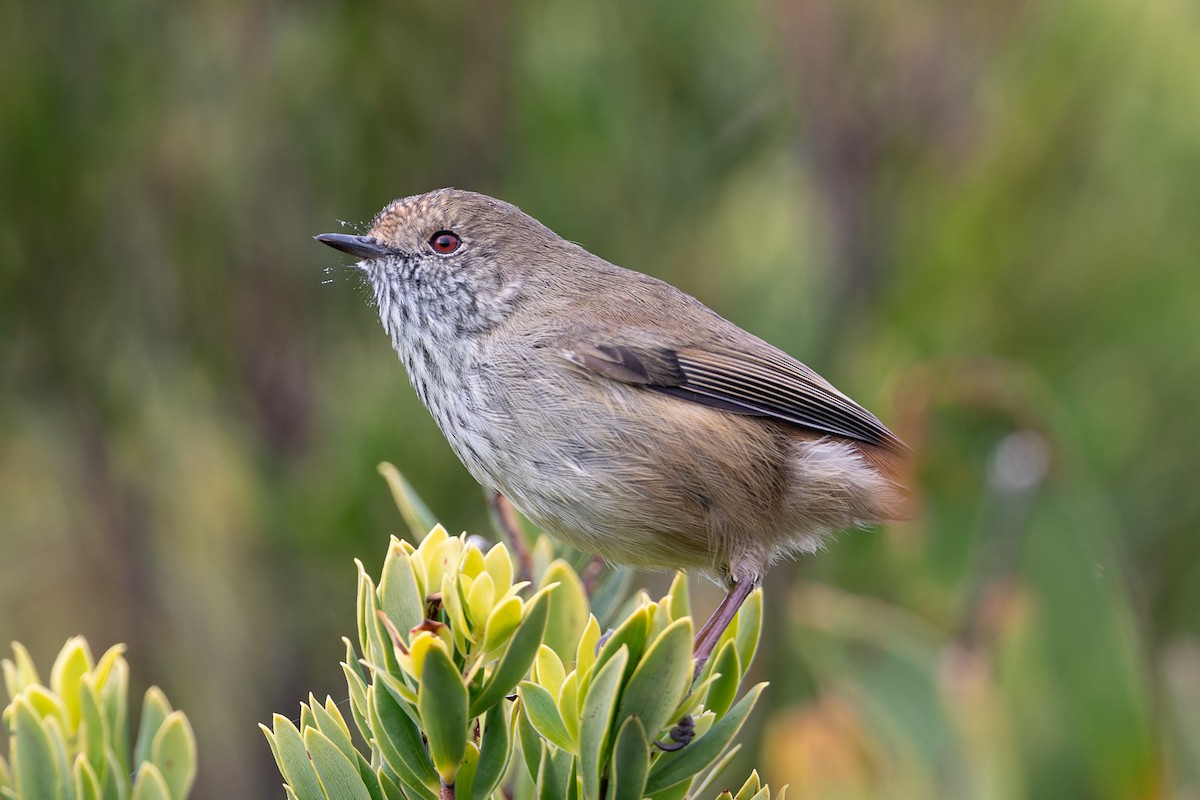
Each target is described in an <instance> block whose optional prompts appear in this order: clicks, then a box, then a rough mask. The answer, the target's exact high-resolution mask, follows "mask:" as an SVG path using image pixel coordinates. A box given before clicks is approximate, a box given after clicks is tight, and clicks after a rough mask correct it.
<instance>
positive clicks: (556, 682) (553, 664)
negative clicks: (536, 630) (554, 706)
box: [533, 645, 567, 696]
mask: <svg viewBox="0 0 1200 800" xmlns="http://www.w3.org/2000/svg"><path fill="white" fill-rule="evenodd" d="M533 667H534V675H535V676H536V679H537V683H538V685H539V686H541V687H542V688H543V689H545V690H546V691H547V692H549V693H550V694H551V695H552V696H553V695H557V694H558V693H559V690H561V689H562V684H563V679H564V678H565V677H566V676H567V673H566V670H565V669H563V663H562V661H560V660H559V658H558V654H557V653H555V652H554V650H553V649H551V648H549V647H547V646H546V645H542V646H541V647H539V648H538V654H537V658H536V659H535V660H534V663H533Z"/></svg>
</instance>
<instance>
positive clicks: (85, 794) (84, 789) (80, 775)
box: [73, 753, 101, 800]
mask: <svg viewBox="0 0 1200 800" xmlns="http://www.w3.org/2000/svg"><path fill="white" fill-rule="evenodd" d="M73 772H74V778H75V797H76V798H77V800H100V797H101V795H100V778H99V777H98V776H97V775H96V770H94V769H92V765H91V764H89V763H88V760H87V758H85V757H84V755H83V753H80V754H79V755H77V756H76V757H75V768H74V770H73Z"/></svg>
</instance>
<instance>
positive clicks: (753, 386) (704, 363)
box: [556, 336, 904, 451]
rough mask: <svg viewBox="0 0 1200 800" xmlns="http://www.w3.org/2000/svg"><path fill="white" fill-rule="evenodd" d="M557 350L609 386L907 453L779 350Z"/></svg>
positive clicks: (592, 343)
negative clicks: (630, 386)
mask: <svg viewBox="0 0 1200 800" xmlns="http://www.w3.org/2000/svg"><path fill="white" fill-rule="evenodd" d="M556 344H557V345H558V346H559V348H560V352H562V354H563V355H564V356H565V357H566V358H567V360H569V361H570V362H571V363H573V364H575V365H577V366H579V367H582V368H583V369H586V370H589V371H591V372H594V373H596V374H597V375H601V376H603V377H606V378H609V379H611V380H615V381H621V382H622V383H629V384H635V385H640V386H645V387H646V388H647V389H649V390H652V391H657V392H660V393H663V394H668V395H671V396H673V397H678V398H680V399H682V400H687V401H690V402H693V403H699V404H701V405H706V406H710V407H712V408H717V409H721V410H722V411H729V412H732V413H736V414H748V415H752V416H760V417H770V418H772V419H777V420H781V421H783V422H788V423H791V424H793V425H798V426H800V427H802V428H805V429H808V430H812V431H816V432H819V433H830V434H836V435H838V436H845V437H847V438H850V439H855V440H858V441H862V442H867V443H869V444H873V445H878V446H881V447H887V448H890V449H895V450H901V451H902V450H903V449H904V445H903V443H901V441H900V440H899V439H898V438H897V437H896V436H895V434H893V433H892V432H891V431H889V430H888V429H887V427H885V426H884V424H883V423H882V422H880V421H879V420H878V419H876V418H875V416H874V415H873V414H871V412H869V411H867V410H866V409H864V408H863V407H862V406H860V405H858V404H857V403H855V402H854V401H853V400H851V399H850V398H848V397H846V396H845V395H844V394H842V393H841V392H839V391H838V390H837V389H835V388H834V387H833V386H832V385H831V384H830V383H829V382H828V381H826V380H825V379H824V378H822V377H821V376H820V375H818V374H817V373H816V372H814V371H813V370H812V369H810V368H808V367H807V366H805V365H804V364H802V363H800V362H799V361H797V360H795V359H794V358H792V357H791V356H788V355H787V354H785V353H783V352H781V351H775V350H773V349H766V348H763V349H762V350H761V351H758V352H748V351H746V350H743V349H740V348H737V347H735V346H724V345H716V346H713V345H706V346H684V347H666V346H657V345H649V344H640V343H639V344H629V343H621V344H617V343H612V342H603V341H597V340H591V339H590V337H586V336H585V337H583V338H574V339H572V340H571V341H570V342H558V343H556Z"/></svg>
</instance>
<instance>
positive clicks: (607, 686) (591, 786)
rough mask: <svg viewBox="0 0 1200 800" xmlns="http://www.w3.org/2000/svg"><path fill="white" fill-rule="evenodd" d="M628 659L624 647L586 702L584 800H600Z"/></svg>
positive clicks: (602, 672)
mask: <svg viewBox="0 0 1200 800" xmlns="http://www.w3.org/2000/svg"><path fill="white" fill-rule="evenodd" d="M628 660H629V650H628V648H626V647H625V646H624V645H622V647H621V649H620V650H618V651H617V652H616V653H615V654H613V655H612V656H611V657H610V658H609V659H608V661H607V662H606V663H605V664H604V666H603V667H601V668H600V670H599V672H597V673H596V676H595V678H593V679H592V684H591V687H590V688H589V689H588V692H587V696H586V698H585V699H584V701H583V713H582V714H580V727H579V774H580V777H581V778H582V779H583V796H584V798H585V800H599V798H600V773H601V770H602V769H603V768H604V764H605V762H606V761H607V757H608V753H607V747H608V744H609V725H610V724H611V723H612V715H613V710H614V708H615V707H616V704H617V695H618V694H619V692H620V690H621V677H622V676H623V675H624V674H625V666H626V662H627V661H628Z"/></svg>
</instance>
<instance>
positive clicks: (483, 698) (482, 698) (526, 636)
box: [470, 592, 550, 718]
mask: <svg viewBox="0 0 1200 800" xmlns="http://www.w3.org/2000/svg"><path fill="white" fill-rule="evenodd" d="M549 610H550V608H549V603H548V602H547V593H543V592H539V593H538V594H536V595H534V596H533V597H532V598H530V601H529V602H528V603H526V604H525V618H524V619H523V620H521V624H520V625H519V626H518V627H517V632H516V633H514V634H513V637H512V641H510V642H509V643H508V648H507V649H506V650H505V651H504V655H502V656H501V657H500V660H499V662H497V664H496V666H495V667H494V668H493V671H492V674H491V677H490V678H489V679H488V681H487V683H485V684H484V685H483V688H482V689H480V690H479V694H477V695H475V697H474V698H473V699H472V700H471V710H470V716H471V717H472V718H474V717H478V716H480V715H481V714H483V712H485V711H487V710H488V709H489V708H491V707H492V706H494V705H496V704H497V703H499V702H500V701H501V700H502V699H503V698H504V697H505V696H507V695H510V694H512V691H513V689H514V688H515V687H516V685H517V682H518V681H520V680H521V679H522V678H524V677H525V675H526V673H528V672H529V667H530V666H531V665H532V664H533V659H534V658H535V657H536V656H537V651H538V646H539V645H540V644H541V643H542V635H543V634H544V633H545V631H546V620H547V618H548V616H549Z"/></svg>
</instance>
